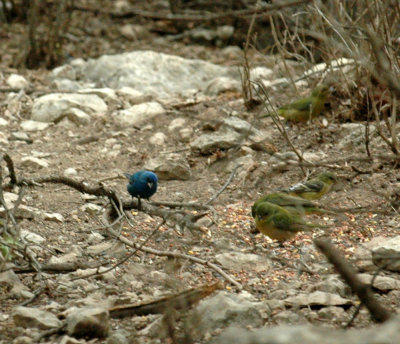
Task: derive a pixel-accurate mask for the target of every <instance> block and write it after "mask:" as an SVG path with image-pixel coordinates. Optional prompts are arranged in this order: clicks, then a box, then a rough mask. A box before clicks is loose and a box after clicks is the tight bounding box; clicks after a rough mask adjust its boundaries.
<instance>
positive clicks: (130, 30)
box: [119, 24, 150, 41]
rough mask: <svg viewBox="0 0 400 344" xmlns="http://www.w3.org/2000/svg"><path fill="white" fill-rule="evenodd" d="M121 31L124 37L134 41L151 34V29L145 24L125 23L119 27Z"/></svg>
mask: <svg viewBox="0 0 400 344" xmlns="http://www.w3.org/2000/svg"><path fill="white" fill-rule="evenodd" d="M119 32H120V33H121V35H122V36H123V37H125V38H126V39H129V40H132V41H137V40H142V39H145V38H148V37H149V36H150V32H149V30H147V28H145V27H144V26H143V25H133V24H125V25H122V26H121V27H119Z"/></svg>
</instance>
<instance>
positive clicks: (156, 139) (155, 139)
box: [149, 132, 167, 146]
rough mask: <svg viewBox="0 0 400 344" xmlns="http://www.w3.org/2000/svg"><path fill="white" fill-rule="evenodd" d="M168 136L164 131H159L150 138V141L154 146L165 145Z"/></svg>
mask: <svg viewBox="0 0 400 344" xmlns="http://www.w3.org/2000/svg"><path fill="white" fill-rule="evenodd" d="M166 140H167V136H166V135H165V134H164V133H162V132H157V133H155V134H154V135H153V136H151V137H150V138H149V143H150V144H152V145H153V146H165V142H166Z"/></svg>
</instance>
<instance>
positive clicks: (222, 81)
mask: <svg viewBox="0 0 400 344" xmlns="http://www.w3.org/2000/svg"><path fill="white" fill-rule="evenodd" d="M241 89H242V85H241V83H240V82H239V81H238V80H235V79H233V78H228V77H225V76H220V77H217V78H215V79H213V80H211V81H210V82H209V84H208V85H207V87H206V89H205V94H207V95H212V96H214V95H215V96H217V95H219V94H220V93H223V92H227V91H233V92H240V91H241Z"/></svg>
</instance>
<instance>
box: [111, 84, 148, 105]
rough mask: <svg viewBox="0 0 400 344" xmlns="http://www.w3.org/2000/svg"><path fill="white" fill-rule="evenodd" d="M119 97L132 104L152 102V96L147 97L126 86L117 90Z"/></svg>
mask: <svg viewBox="0 0 400 344" xmlns="http://www.w3.org/2000/svg"><path fill="white" fill-rule="evenodd" d="M117 95H118V96H119V97H121V98H123V99H125V100H127V101H129V102H130V103H131V104H140V103H144V102H149V101H151V100H152V98H153V97H152V96H151V95H146V94H144V93H143V92H140V91H138V90H136V89H134V88H132V87H128V86H124V87H121V88H120V89H119V90H117Z"/></svg>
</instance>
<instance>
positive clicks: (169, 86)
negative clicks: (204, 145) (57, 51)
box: [82, 51, 240, 98]
mask: <svg viewBox="0 0 400 344" xmlns="http://www.w3.org/2000/svg"><path fill="white" fill-rule="evenodd" d="M82 74H83V77H84V78H86V81H93V82H96V83H97V84H102V85H104V86H106V87H111V88H112V89H120V88H122V87H124V86H129V87H132V88H134V89H138V90H140V91H141V92H144V93H145V94H147V95H152V96H154V97H157V98H169V97H170V96H171V95H174V94H179V93H181V92H183V91H185V90H188V89H197V90H204V89H205V88H206V87H207V85H208V84H209V82H210V81H211V80H213V79H214V78H216V77H220V76H224V77H235V78H237V80H238V82H239V80H240V76H239V73H238V70H237V68H236V67H235V68H232V67H223V66H219V65H215V64H212V63H209V62H205V61H202V60H190V59H185V58H182V57H179V56H173V55H167V54H162V53H158V52H154V51H134V52H129V53H123V54H118V55H105V56H102V57H100V58H99V59H97V60H89V61H88V62H87V63H86V65H85V66H84V67H83V68H82ZM239 84H240V82H239Z"/></svg>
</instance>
